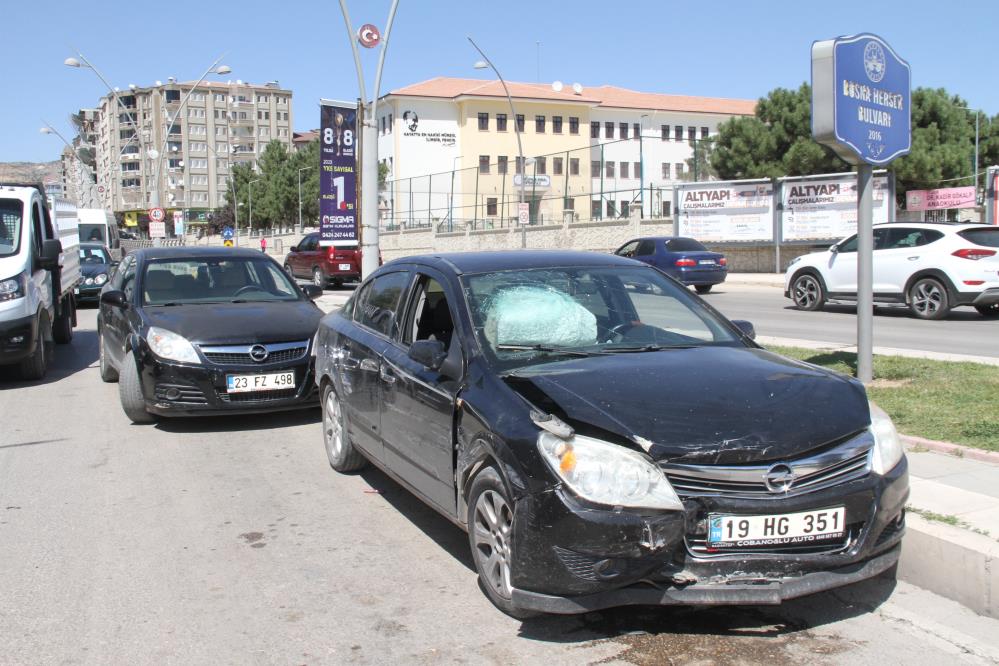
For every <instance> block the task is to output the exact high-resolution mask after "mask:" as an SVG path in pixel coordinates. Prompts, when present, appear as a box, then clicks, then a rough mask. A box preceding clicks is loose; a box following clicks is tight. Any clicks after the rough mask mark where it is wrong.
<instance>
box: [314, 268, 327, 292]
mask: <svg viewBox="0 0 999 666" xmlns="http://www.w3.org/2000/svg"><path fill="white" fill-rule="evenodd" d="M312 284H314V285H316V286H317V287H322V288H323V289H325V288H326V274H325V273H323V269H321V268H319V266H316V267H315V268H313V269H312Z"/></svg>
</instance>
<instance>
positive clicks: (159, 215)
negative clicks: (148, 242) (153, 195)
mask: <svg viewBox="0 0 999 666" xmlns="http://www.w3.org/2000/svg"><path fill="white" fill-rule="evenodd" d="M149 219H150V220H152V221H153V222H162V221H163V220H165V219H166V211H165V210H163V209H162V208H159V207H157V208H150V209H149Z"/></svg>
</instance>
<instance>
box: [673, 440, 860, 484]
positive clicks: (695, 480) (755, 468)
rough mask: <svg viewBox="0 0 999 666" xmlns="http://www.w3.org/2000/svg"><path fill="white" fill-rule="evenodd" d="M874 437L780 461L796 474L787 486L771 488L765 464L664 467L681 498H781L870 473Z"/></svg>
mask: <svg viewBox="0 0 999 666" xmlns="http://www.w3.org/2000/svg"><path fill="white" fill-rule="evenodd" d="M873 448H874V438H873V436H872V435H871V434H870V433H869V432H866V431H865V432H864V433H862V434H860V435H857V436H855V437H852V438H850V439H848V440H846V441H845V442H841V443H839V444H837V445H835V446H833V447H832V448H829V449H827V450H825V451H823V452H821V453H818V454H813V455H809V456H807V457H803V458H798V459H793V460H788V461H782V462H781V463H777V464H778V465H782V466H784V467H786V468H788V469H790V471H791V472H792V474H793V477H792V479H793V480H792V481H791V483H790V485H789V486H787V487H786V488H785V489H783V490H782V489H777V490H771V489H770V488H769V487H768V486H767V483H766V480H765V479H766V476H767V473H768V472H769V471H770V470H771V469H773V468H774V467H775V465H773V464H766V465H732V466H725V465H682V464H674V463H663V464H661V467H662V469H663V472H664V473H665V474H666V478H667V479H669V482H670V484H671V485H672V486H673V489H674V490H676V493H677V495H679V496H680V497H681V498H688V497H750V498H761V499H780V498H783V497H789V496H794V495H800V494H803V493H809V492H814V491H816V490H822V489H824V488H829V487H832V486H835V485H839V484H841V483H846V482H848V481H853V480H856V479H860V478H863V477H865V476H867V474H868V473H869V472H870V468H871V460H870V459H871V451H872V450H873Z"/></svg>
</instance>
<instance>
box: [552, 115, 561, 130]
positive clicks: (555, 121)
mask: <svg viewBox="0 0 999 666" xmlns="http://www.w3.org/2000/svg"><path fill="white" fill-rule="evenodd" d="M552 132H553V133H555V134H561V133H562V116H552Z"/></svg>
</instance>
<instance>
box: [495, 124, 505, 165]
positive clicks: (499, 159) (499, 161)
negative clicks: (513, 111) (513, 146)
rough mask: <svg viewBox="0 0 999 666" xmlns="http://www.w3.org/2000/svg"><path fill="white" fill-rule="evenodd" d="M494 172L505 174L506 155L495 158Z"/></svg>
mask: <svg viewBox="0 0 999 666" xmlns="http://www.w3.org/2000/svg"><path fill="white" fill-rule="evenodd" d="M498 120H499V119H498V118H497V121H498ZM496 173H499V174H504V175H505V174H506V155H500V156H499V157H497V158H496Z"/></svg>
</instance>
